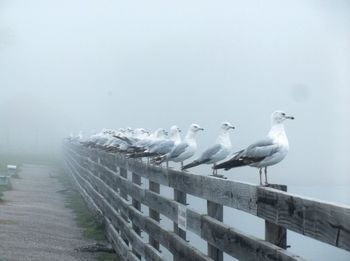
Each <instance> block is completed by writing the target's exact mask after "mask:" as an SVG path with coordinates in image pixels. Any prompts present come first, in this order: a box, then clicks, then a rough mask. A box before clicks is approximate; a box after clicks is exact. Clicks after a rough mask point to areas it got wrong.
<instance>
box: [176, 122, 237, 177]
mask: <svg viewBox="0 0 350 261" xmlns="http://www.w3.org/2000/svg"><path fill="white" fill-rule="evenodd" d="M234 128H235V127H234V126H232V125H231V124H230V123H229V122H223V123H222V124H221V128H220V134H219V136H218V138H217V139H216V143H215V144H214V145H213V146H211V147H209V148H208V149H207V150H205V151H204V152H203V153H202V155H201V156H200V157H199V158H198V159H196V160H194V161H192V162H191V163H189V164H187V165H185V166H183V167H182V170H186V169H189V168H192V167H195V166H198V165H201V164H212V163H213V164H214V166H215V164H216V162H218V161H220V160H223V159H225V158H226V157H227V156H228V155H229V153H230V151H231V148H232V144H231V140H230V135H229V130H230V129H234ZM213 175H214V176H217V170H216V169H214V170H213Z"/></svg>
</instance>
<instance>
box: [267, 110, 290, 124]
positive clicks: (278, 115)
mask: <svg viewBox="0 0 350 261" xmlns="http://www.w3.org/2000/svg"><path fill="white" fill-rule="evenodd" d="M287 119H289V120H294V117H293V116H289V115H287V114H286V113H285V112H284V111H274V112H273V113H272V114H271V122H272V124H278V123H282V122H284V121H285V120H287Z"/></svg>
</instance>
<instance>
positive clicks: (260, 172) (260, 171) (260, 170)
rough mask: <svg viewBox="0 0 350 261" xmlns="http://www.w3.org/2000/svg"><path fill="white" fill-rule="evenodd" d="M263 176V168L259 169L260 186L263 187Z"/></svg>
mask: <svg viewBox="0 0 350 261" xmlns="http://www.w3.org/2000/svg"><path fill="white" fill-rule="evenodd" d="M261 174H262V168H259V176H260V186H262V184H263V183H262V180H261Z"/></svg>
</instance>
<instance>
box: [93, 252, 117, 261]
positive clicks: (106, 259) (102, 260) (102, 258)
mask: <svg viewBox="0 0 350 261" xmlns="http://www.w3.org/2000/svg"><path fill="white" fill-rule="evenodd" d="M97 260H98V261H121V260H122V259H121V258H120V257H118V256H117V255H116V254H111V253H101V254H99V255H98V257H97Z"/></svg>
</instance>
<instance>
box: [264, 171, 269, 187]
mask: <svg viewBox="0 0 350 261" xmlns="http://www.w3.org/2000/svg"><path fill="white" fill-rule="evenodd" d="M264 173H265V185H269V183H268V182H267V167H265V169H264Z"/></svg>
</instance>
